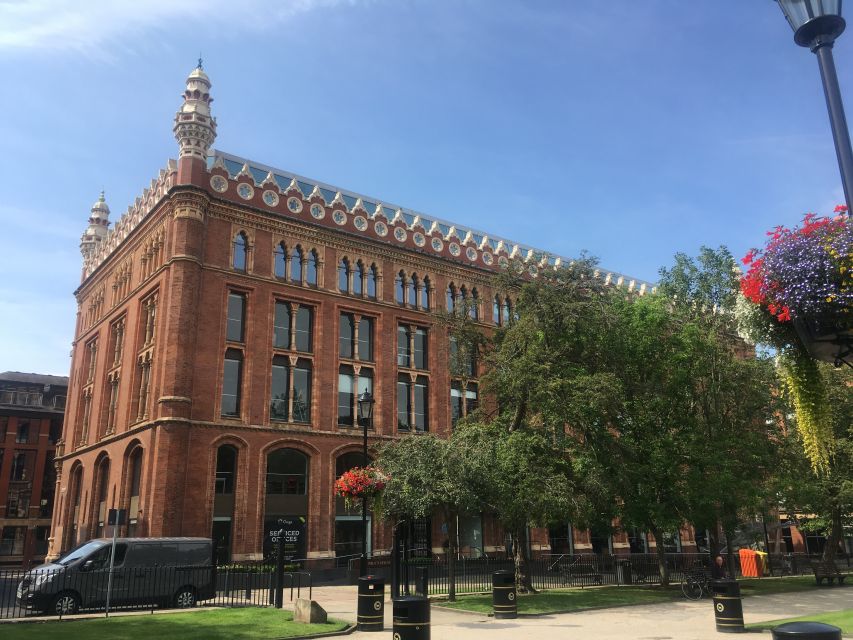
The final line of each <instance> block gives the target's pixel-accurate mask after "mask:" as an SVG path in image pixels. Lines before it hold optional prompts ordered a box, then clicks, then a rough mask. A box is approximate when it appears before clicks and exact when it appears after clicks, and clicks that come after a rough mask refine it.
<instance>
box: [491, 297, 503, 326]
mask: <svg viewBox="0 0 853 640" xmlns="http://www.w3.org/2000/svg"><path fill="white" fill-rule="evenodd" d="M492 320H494V321H495V324H496V325H498V326H500V324H501V299H500V298H499V297H498V296H495V301H494V303H493V306H492Z"/></svg>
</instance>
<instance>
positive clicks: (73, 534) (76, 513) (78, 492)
mask: <svg viewBox="0 0 853 640" xmlns="http://www.w3.org/2000/svg"><path fill="white" fill-rule="evenodd" d="M82 495H83V466H82V465H81V464H80V463H77V465H76V466H75V467H74V469H73V470H72V471H71V499H70V500H69V502H68V504H69V510H70V513H69V514H68V517H69V520H70V521H71V526H70V527H69V531H68V537H67V538H66V540H65V545H64V549H70V548H72V547H76V546H77V544H78V543H80V542H82V535H80V524H81V522H80V521H81V514H80V499H81V496H82Z"/></svg>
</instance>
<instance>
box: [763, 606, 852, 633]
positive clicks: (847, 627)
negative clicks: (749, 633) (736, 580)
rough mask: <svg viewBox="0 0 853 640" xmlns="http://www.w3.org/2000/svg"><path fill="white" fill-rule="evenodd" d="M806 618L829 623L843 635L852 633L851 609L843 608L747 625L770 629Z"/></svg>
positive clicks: (810, 620)
mask: <svg viewBox="0 0 853 640" xmlns="http://www.w3.org/2000/svg"><path fill="white" fill-rule="evenodd" d="M802 620H808V621H809V622H823V623H824V624H831V625H833V626H835V627H838V628H839V629H841V632H842V633H843V634H845V635H847V634H853V609H845V610H844V611H833V612H832V613H821V614H818V615H816V616H806V617H805V618H789V619H787V620H772V621H770V622H759V623H757V624H749V625H747V627H748V628H750V629H772V628H773V627H778V626H779V625H780V624H785V623H786V622H800V621H802Z"/></svg>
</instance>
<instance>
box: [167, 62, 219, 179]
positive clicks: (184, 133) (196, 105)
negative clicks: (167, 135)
mask: <svg viewBox="0 0 853 640" xmlns="http://www.w3.org/2000/svg"><path fill="white" fill-rule="evenodd" d="M210 87H211V84H210V78H208V77H207V74H206V73H205V72H204V71H203V70H202V68H201V63H199V66H198V67H197V68H195V69H193V70H192V72H190V75H189V76H188V77H187V88H186V90H185V91H184V103H183V104H182V105H181V108H180V109H178V112H177V113H176V114H175V125H174V127H173V128H172V131H173V132H174V134H175V140H177V141H178V147H179V149H180V155H179V157H181V158H184V157H192V158H198V159H199V160H202V161H204V162H207V152H208V150H209V149H210V147H211V145H212V144H213V141H214V140H216V118H214V117H213V116H212V115H211V113H210V103H211V102H213V98H211V97H210Z"/></svg>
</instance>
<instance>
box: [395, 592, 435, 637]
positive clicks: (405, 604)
mask: <svg viewBox="0 0 853 640" xmlns="http://www.w3.org/2000/svg"><path fill="white" fill-rule="evenodd" d="M394 640H429V599H428V598H426V597H425V596H403V597H402V598H396V599H395V600H394Z"/></svg>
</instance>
